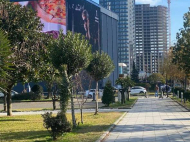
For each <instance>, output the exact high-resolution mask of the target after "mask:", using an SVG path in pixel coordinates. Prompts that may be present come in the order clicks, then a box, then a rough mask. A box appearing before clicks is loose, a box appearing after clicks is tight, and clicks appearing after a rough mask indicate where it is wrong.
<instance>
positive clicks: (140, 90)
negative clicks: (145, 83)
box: [130, 86, 147, 95]
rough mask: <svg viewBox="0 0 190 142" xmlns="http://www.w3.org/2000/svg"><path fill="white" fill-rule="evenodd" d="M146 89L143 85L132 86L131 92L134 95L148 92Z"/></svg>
mask: <svg viewBox="0 0 190 142" xmlns="http://www.w3.org/2000/svg"><path fill="white" fill-rule="evenodd" d="M146 92H147V91H146V89H145V88H144V87H141V86H134V87H132V88H131V92H130V94H131V95H133V94H146Z"/></svg>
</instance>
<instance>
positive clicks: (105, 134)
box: [95, 112, 127, 142]
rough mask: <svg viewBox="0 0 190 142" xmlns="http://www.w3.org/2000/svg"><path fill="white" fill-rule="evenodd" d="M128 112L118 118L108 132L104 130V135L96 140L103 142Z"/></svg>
mask: <svg viewBox="0 0 190 142" xmlns="http://www.w3.org/2000/svg"><path fill="white" fill-rule="evenodd" d="M126 114H127V112H125V113H124V114H123V115H122V116H121V117H120V118H119V119H117V120H116V121H115V122H114V123H113V124H112V125H111V126H110V127H109V128H108V130H107V131H106V132H104V134H102V136H101V137H100V138H99V139H98V140H96V141H95V142H103V140H104V139H105V138H106V137H107V136H108V135H109V133H110V132H111V131H112V130H113V129H114V128H115V126H116V125H117V124H118V123H119V122H120V121H121V119H123V117H124V116H125V115H126Z"/></svg>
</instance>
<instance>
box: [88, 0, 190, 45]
mask: <svg viewBox="0 0 190 142" xmlns="http://www.w3.org/2000/svg"><path fill="white" fill-rule="evenodd" d="M92 1H94V2H96V3H99V0H92ZM136 4H150V5H151V6H157V5H163V6H167V5H168V4H167V0H136ZM170 7H171V12H170V14H171V41H172V44H174V43H175V42H176V33H177V32H179V29H180V28H183V15H184V14H185V13H187V12H188V10H189V7H190V0H171V5H170Z"/></svg>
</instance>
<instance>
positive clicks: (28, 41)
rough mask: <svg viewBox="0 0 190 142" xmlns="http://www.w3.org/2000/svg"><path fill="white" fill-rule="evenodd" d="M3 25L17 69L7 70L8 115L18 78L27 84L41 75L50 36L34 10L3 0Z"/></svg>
mask: <svg viewBox="0 0 190 142" xmlns="http://www.w3.org/2000/svg"><path fill="white" fill-rule="evenodd" d="M0 27H1V28H2V29H3V30H4V31H5V33H6V34H7V37H8V40H9V41H10V45H11V52H12V54H11V59H12V62H11V63H12V66H11V68H13V69H14V70H10V71H7V74H8V77H7V78H6V82H7V86H6V89H7V92H8V94H7V107H8V111H7V114H8V115H12V106H11V94H10V92H11V90H12V87H13V86H14V85H15V83H17V82H18V81H20V82H23V83H24V82H29V81H32V80H38V79H39V78H40V70H41V69H42V68H43V65H44V56H43V55H44V54H46V52H47V50H46V46H47V43H48V37H49V36H48V35H46V34H45V33H41V30H42V27H43V25H42V24H41V22H40V19H39V18H37V17H36V12H35V11H32V10H31V9H28V8H26V7H21V6H20V5H14V4H13V3H11V2H7V1H3V0H0Z"/></svg>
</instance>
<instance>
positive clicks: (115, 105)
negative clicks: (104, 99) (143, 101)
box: [102, 97, 138, 109]
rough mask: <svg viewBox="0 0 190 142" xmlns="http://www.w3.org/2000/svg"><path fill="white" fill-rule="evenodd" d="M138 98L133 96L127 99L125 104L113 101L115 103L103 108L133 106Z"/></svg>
mask: <svg viewBox="0 0 190 142" xmlns="http://www.w3.org/2000/svg"><path fill="white" fill-rule="evenodd" d="M137 99H138V98H137V97H131V98H130V99H129V101H126V103H125V104H121V103H120V102H116V103H113V104H110V106H109V107H102V108H120V109H122V108H123V109H125V108H126V109H127V108H131V107H132V105H133V104H134V103H135V101H136V100H137Z"/></svg>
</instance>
